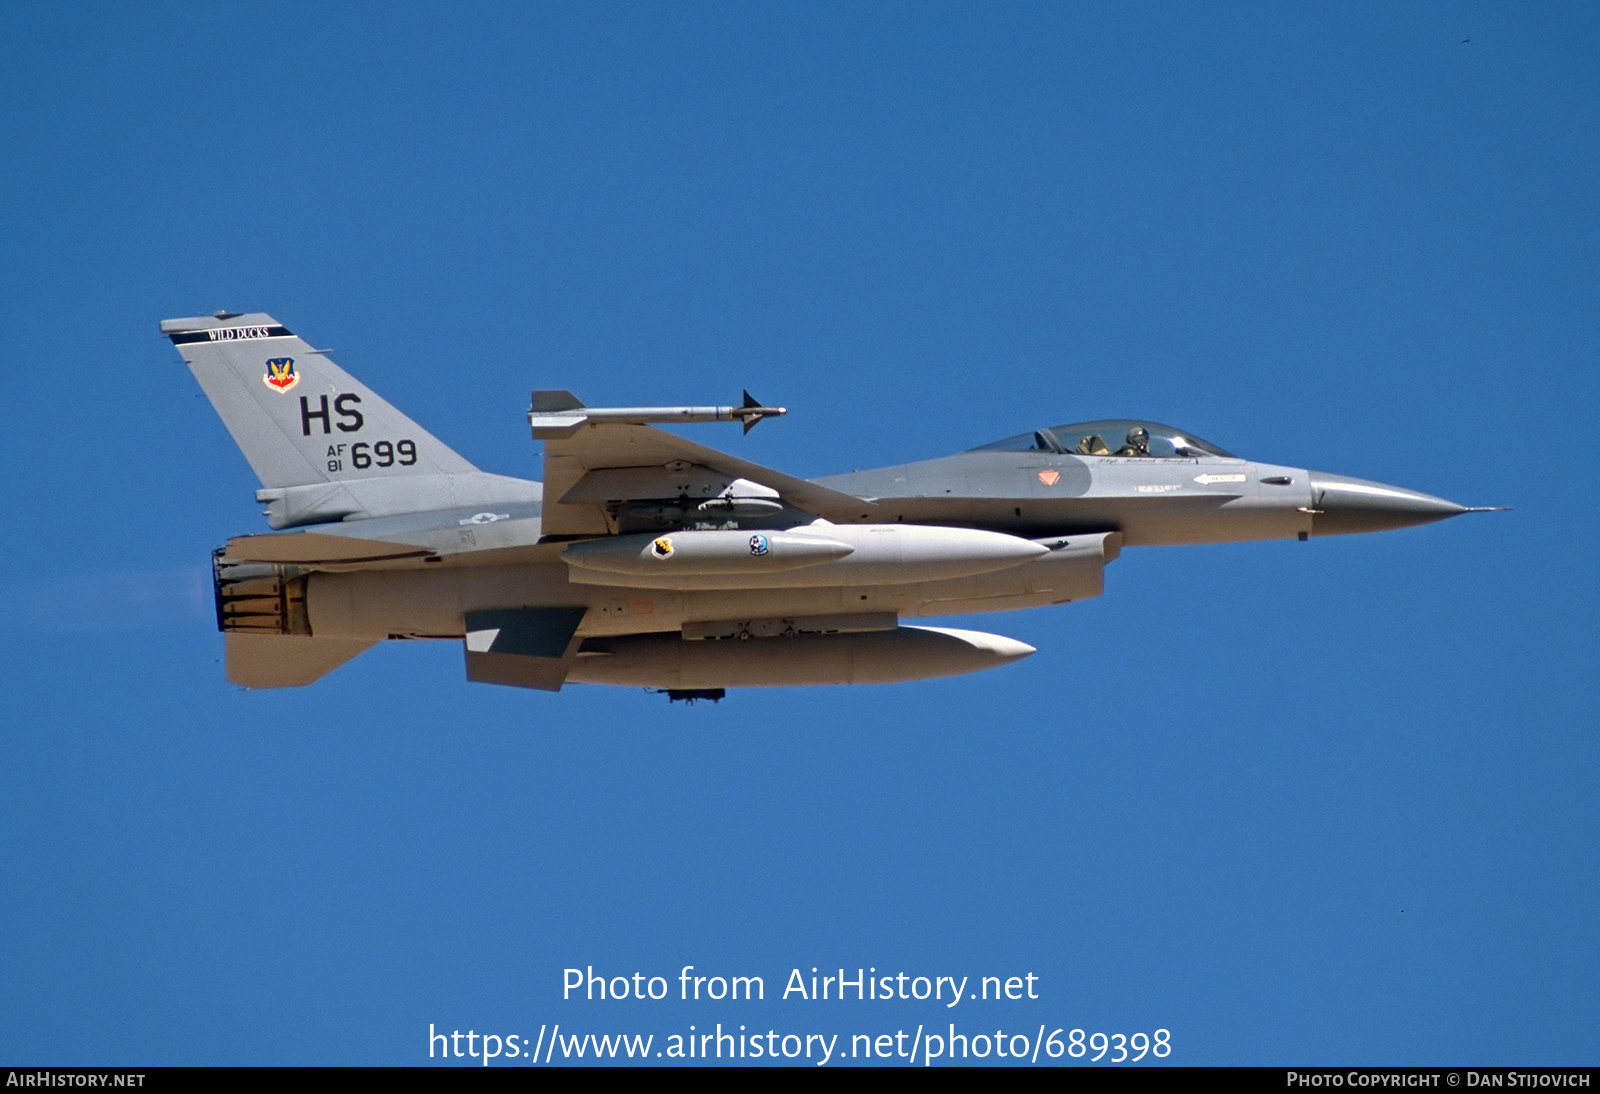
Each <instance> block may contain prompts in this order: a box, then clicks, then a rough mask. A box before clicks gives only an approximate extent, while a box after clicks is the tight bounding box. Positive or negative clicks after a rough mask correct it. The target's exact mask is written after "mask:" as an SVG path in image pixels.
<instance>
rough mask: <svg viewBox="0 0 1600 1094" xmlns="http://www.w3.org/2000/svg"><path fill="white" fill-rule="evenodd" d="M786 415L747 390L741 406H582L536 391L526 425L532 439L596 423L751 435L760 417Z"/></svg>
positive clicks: (566, 395)
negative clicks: (697, 425)
mask: <svg viewBox="0 0 1600 1094" xmlns="http://www.w3.org/2000/svg"><path fill="white" fill-rule="evenodd" d="M787 413H789V411H788V409H787V408H785V407H781V406H762V405H761V403H760V401H759V400H757V399H756V398H755V397H754V396H752V395H751V394H750V393H749V392H748V391H746V392H745V393H744V403H743V404H742V405H740V406H622V407H602V406H584V405H583V403H582V402H581V401H579V400H578V398H577V397H576V396H574V395H573V394H572V393H571V392H570V391H536V392H534V393H533V403H532V405H531V406H530V407H529V409H528V423H529V424H530V425H531V426H532V427H533V436H534V439H535V440H544V439H546V438H550V437H568V436H571V435H572V433H573V432H574V431H575V430H576V429H577V428H578V427H579V426H581V425H584V424H595V423H599V422H618V423H624V424H628V425H648V424H650V423H652V422H661V423H665V424H675V423H676V424H683V423H688V422H731V421H740V422H743V423H744V431H745V432H746V433H748V432H750V430H751V429H752V428H754V427H755V424H756V423H757V422H759V421H761V419H763V418H777V417H781V416H782V415H784V414H787Z"/></svg>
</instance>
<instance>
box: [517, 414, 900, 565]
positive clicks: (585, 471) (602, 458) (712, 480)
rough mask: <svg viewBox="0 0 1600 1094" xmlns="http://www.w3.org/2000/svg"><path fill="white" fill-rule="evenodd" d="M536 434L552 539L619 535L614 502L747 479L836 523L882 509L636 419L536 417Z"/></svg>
mask: <svg viewBox="0 0 1600 1094" xmlns="http://www.w3.org/2000/svg"><path fill="white" fill-rule="evenodd" d="M530 417H533V418H535V419H537V417H538V415H531V416H530ZM688 420H695V419H688ZM563 434H564V435H563ZM534 436H535V438H537V439H541V440H543V441H544V496H545V506H544V516H543V521H544V523H543V535H544V538H546V539H548V538H551V537H556V538H564V537H573V536H603V535H608V534H611V533H613V532H614V531H615V530H616V529H615V527H614V525H613V523H612V521H611V519H610V506H611V505H612V503H615V502H629V501H647V500H657V499H666V498H676V497H680V496H688V497H700V498H710V497H715V496H717V494H718V492H719V491H725V490H727V489H728V488H729V486H730V485H731V484H733V482H734V480H741V479H742V480H744V481H745V482H746V483H753V484H756V485H758V486H761V487H766V488H767V489H769V490H770V491H772V492H774V494H775V495H776V497H777V498H778V499H779V500H781V501H783V502H785V503H787V504H789V505H792V506H794V507H795V508H797V509H802V510H804V511H806V512H808V513H811V514H812V515H814V516H818V517H822V518H823V519H825V520H830V521H833V522H834V523H835V524H848V523H855V522H857V521H863V520H870V519H872V517H873V514H874V512H875V511H876V507H875V506H874V505H873V503H871V502H869V501H865V500H863V499H861V498H858V497H855V496H853V495H851V494H845V493H841V492H839V491H837V490H832V489H829V488H828V487H826V486H818V485H817V484H816V483H811V482H807V481H805V480H804V479H800V478H796V477H795V476H793V475H787V474H785V473H783V472H782V471H774V470H773V469H772V468H770V467H763V466H761V465H760V464H757V463H752V462H750V461H749V460H742V459H740V458H739V457H737V456H731V455H729V454H728V453H726V452H719V451H717V450H716V449H714V448H707V447H705V446H704V445H699V444H695V443H694V442H693V441H688V440H684V439H683V438H682V437H678V436H676V435H674V434H671V433H666V432H663V431H662V430H659V429H654V428H652V427H650V426H647V425H643V424H639V423H637V422H627V421H611V420H606V419H604V418H588V419H587V420H584V421H583V422H582V423H581V424H578V425H577V426H576V428H573V427H570V426H568V427H564V428H559V429H555V428H541V426H540V425H539V423H538V421H537V420H535V425H534Z"/></svg>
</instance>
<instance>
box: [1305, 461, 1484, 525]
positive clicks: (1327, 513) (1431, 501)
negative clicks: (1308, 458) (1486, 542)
mask: <svg viewBox="0 0 1600 1094" xmlns="http://www.w3.org/2000/svg"><path fill="white" fill-rule="evenodd" d="M1311 508H1312V511H1313V514H1312V518H1311V534H1312V535H1314V536H1343V535H1349V534H1350V533H1352V532H1382V531H1387V530H1388V529H1390V528H1410V527H1411V526H1412V525H1416V524H1430V523H1432V522H1433V521H1436V520H1444V519H1445V518H1446V517H1453V516H1456V515H1457V514H1459V513H1465V512H1468V509H1467V507H1466V506H1464V505H1457V504H1456V503H1455V502H1453V501H1446V500H1445V499H1443V498H1436V497H1433V496H1432V495H1431V494H1419V493H1417V492H1416V491H1415V490H1403V489H1401V488H1400V487H1398V486H1385V485H1384V484H1383V483H1381V482H1367V481H1366V480H1365V479H1351V478H1346V477H1345V476H1343V475H1326V474H1323V473H1322V472H1320V471H1313V472H1311Z"/></svg>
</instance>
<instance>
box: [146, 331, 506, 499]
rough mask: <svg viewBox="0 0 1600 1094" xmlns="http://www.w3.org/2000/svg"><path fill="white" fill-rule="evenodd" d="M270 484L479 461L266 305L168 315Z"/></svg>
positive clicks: (429, 470)
mask: <svg viewBox="0 0 1600 1094" xmlns="http://www.w3.org/2000/svg"><path fill="white" fill-rule="evenodd" d="M161 333H162V334H165V335H166V336H167V337H169V338H171V339H172V342H173V344H174V345H175V346H177V347H178V352H179V353H181V354H182V355H183V359H184V361H185V362H186V363H187V364H188V366H189V371H191V372H193V373H194V376H195V379H196V380H199V381H200V386H201V388H203V389H204V390H205V393H206V397H207V398H209V399H210V400H211V405H212V406H213V407H215V408H216V411H217V413H218V414H219V415H220V416H221V417H222V422H223V424H224V425H226V426H227V427H228V432H229V433H231V434H232V435H233V439H234V442H235V443H236V444H238V446H239V449H240V451H242V452H243V453H244V458H245V459H246V460H248V461H250V467H251V469H252V470H254V471H255V473H256V477H257V478H259V479H260V480H261V485H262V486H263V487H265V488H267V491H269V492H270V491H273V490H277V489H282V488H287V487H296V486H312V485H317V484H322V483H341V482H346V481H348V480H353V479H376V478H388V477H392V476H409V475H450V474H462V473H467V472H472V471H475V470H476V468H474V467H473V466H472V464H470V463H468V462H467V461H466V460H465V459H463V458H462V457H461V456H460V455H458V454H457V453H455V452H454V451H452V450H451V449H449V448H447V447H446V446H445V445H444V444H443V443H442V442H440V441H439V440H438V439H437V438H435V437H434V436H433V435H432V434H431V433H429V432H428V431H427V430H425V429H423V428H422V427H421V426H419V425H417V423H416V422H413V421H412V420H411V419H410V418H408V417H406V416H405V415H404V414H402V413H400V411H398V410H396V409H395V408H394V407H393V406H391V405H389V403H387V402H385V401H384V400H383V399H382V398H381V397H380V396H378V395H377V394H376V393H375V392H373V391H372V390H371V389H370V388H368V387H367V386H366V385H364V384H362V383H361V382H360V381H358V380H356V379H355V378H354V377H352V376H351V375H350V374H349V373H348V372H345V371H344V369H342V368H340V367H339V366H338V365H336V364H334V363H333V362H332V361H330V360H329V359H328V357H327V354H326V353H324V352H323V351H320V350H315V349H312V348H311V346H310V345H309V344H307V343H306V342H305V341H304V340H303V339H301V338H298V337H296V336H295V335H293V334H291V333H289V329H288V328H287V327H285V326H283V325H282V324H281V323H279V322H278V321H277V320H276V319H274V318H272V317H271V316H270V315H263V314H261V313H256V314H254V315H227V314H226V313H218V315H217V316H216V317H214V318H212V317H205V318H195V319H168V320H166V321H164V322H163V323H162V324H161Z"/></svg>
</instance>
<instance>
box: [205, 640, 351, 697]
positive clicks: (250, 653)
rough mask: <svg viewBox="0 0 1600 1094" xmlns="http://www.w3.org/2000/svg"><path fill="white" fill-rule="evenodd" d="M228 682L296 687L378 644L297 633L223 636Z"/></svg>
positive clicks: (271, 686)
mask: <svg viewBox="0 0 1600 1094" xmlns="http://www.w3.org/2000/svg"><path fill="white" fill-rule="evenodd" d="M223 643H224V647H223V648H224V657H225V660H226V663H227V670H228V681H229V683H234V684H239V685H240V686H242V687H247V688H297V687H301V686H303V685H305V684H309V683H311V682H312V681H314V680H319V679H321V678H322V677H324V676H326V675H327V674H328V673H330V672H332V671H333V670H334V669H336V668H338V667H339V666H340V665H342V664H344V663H345V662H346V661H348V660H350V659H351V658H352V657H355V656H356V655H357V654H358V653H361V652H363V651H364V650H368V649H370V648H372V647H373V646H375V645H377V641H376V640H375V639H365V638H311V637H309V636H302V635H294V634H245V633H239V632H229V633H228V634H225V635H223Z"/></svg>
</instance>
